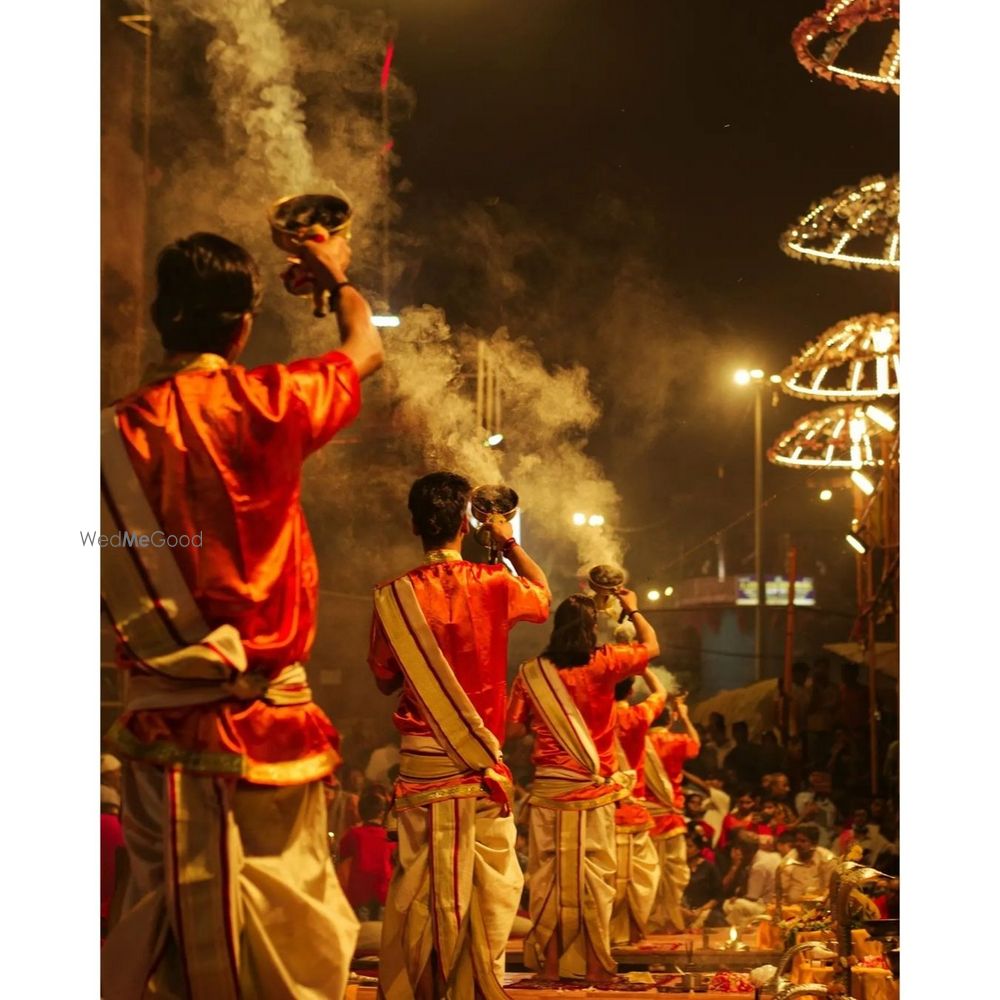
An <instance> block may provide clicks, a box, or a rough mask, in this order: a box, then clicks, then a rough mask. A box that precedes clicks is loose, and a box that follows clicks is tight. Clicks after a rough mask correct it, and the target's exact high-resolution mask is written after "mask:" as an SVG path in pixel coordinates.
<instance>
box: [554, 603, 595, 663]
mask: <svg viewBox="0 0 1000 1000" xmlns="http://www.w3.org/2000/svg"><path fill="white" fill-rule="evenodd" d="M596 625H597V608H596V607H595V605H594V600H593V598H592V597H588V596H587V595H586V594H572V595H571V596H570V597H567V598H566V600H565V601H563V602H562V604H560V605H559V607H558V608H556V613H555V614H554V615H553V616H552V636H551V637H550V638H549V644H548V646H547V647H546V648H545V651H544V652H543V653H542V656H544V657H545V658H546V659H547V660H550V661H551V662H552V663H554V664H555V665H556V666H557V667H581V666H583V665H584V664H586V663H589V662H590V658H591V656H592V655H593V653H594V643H595V641H596V639H595V632H594V629H595V627H596Z"/></svg>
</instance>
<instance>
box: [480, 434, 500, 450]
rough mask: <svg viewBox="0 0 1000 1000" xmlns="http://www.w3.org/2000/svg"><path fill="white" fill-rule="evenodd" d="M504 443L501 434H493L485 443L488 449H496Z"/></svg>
mask: <svg viewBox="0 0 1000 1000" xmlns="http://www.w3.org/2000/svg"><path fill="white" fill-rule="evenodd" d="M502 442H503V435H502V434H500V433H497V434H491V435H490V436H489V437H488V438H487V439H486V441H485V442H484V443H485V445H486V447H487V448H495V447H496V446H497V445H498V444H501V443H502Z"/></svg>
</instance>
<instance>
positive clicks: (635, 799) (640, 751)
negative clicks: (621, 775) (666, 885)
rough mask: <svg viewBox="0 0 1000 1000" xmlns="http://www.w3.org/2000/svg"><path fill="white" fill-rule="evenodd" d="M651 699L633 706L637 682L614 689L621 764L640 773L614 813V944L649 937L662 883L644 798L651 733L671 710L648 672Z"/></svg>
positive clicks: (626, 681) (616, 732) (616, 734)
mask: <svg viewBox="0 0 1000 1000" xmlns="http://www.w3.org/2000/svg"><path fill="white" fill-rule="evenodd" d="M643 680H645V682H646V685H647V687H648V688H649V692H650V693H649V696H648V697H647V698H645V699H644V700H643V701H640V702H639V703H638V704H637V705H630V704H629V702H628V697H629V695H630V694H631V691H632V687H633V684H634V678H631V677H630V678H629V679H628V680H625V681H622V682H621V683H620V684H619V685H618V686H617V687H616V688H615V699H616V703H615V739H616V740H617V743H618V748H619V754H620V758H621V759H620V763H621V765H622V766H624V767H628V768H630V769H631V770H632V771H634V772H635V784H634V785H633V787H632V794H631V795H630V796H629V797H628V798H627V799H623V800H622V801H621V802H619V803H618V805H617V808H616V810H615V847H616V850H617V857H618V871H617V878H616V882H615V903H614V909H613V910H612V913H611V943H612V944H613V945H614V944H628V943H634V942H636V941H639V940H641V939H642V938H643V937H645V934H646V922H647V921H648V919H649V914H650V911H651V910H652V908H653V900H654V899H655V898H656V892H657V889H658V888H659V885H660V862H659V858H658V856H657V853H656V848H655V847H654V846H653V841H652V839H651V838H650V831H651V830H652V829H653V826H654V821H653V817H652V816H651V815H650V812H649V809H648V808H647V805H646V803H645V802H644V801H643V797H644V795H645V792H646V759H645V758H646V733H648V732H649V727H650V726H651V725H652V724H653V721H654V720H655V719H657V718H659V716H660V715H661V714H662V713H663V709H664V708H665V707H666V692H665V690H664V688H663V684H662V683H661V682H660V679H659V678H658V677H657V676H656V674H655V673H654V672H653V671H652V670H647V671H646V672H645V673H644V674H643Z"/></svg>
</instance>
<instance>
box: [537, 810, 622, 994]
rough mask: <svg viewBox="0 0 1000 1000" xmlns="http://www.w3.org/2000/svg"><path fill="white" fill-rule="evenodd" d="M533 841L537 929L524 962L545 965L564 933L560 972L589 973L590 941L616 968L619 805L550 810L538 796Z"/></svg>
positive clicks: (602, 958)
mask: <svg viewBox="0 0 1000 1000" xmlns="http://www.w3.org/2000/svg"><path fill="white" fill-rule="evenodd" d="M529 824H530V833H529V846H528V889H529V892H530V903H529V907H530V912H531V930H530V931H529V933H528V935H527V937H526V938H525V941H524V964H525V965H526V966H527V967H528V968H529V969H541V968H542V967H543V966H544V963H545V952H546V949H547V948H548V944H549V941H550V939H551V938H552V935H553V934H558V938H557V940H558V941H559V975H560V976H582V975H584V974H585V973H586V965H587V951H586V946H587V942H588V941H589V943H590V946H591V948H592V949H593V951H594V954H595V955H596V956H597V958H598V960H599V961H600V963H601V965H602V966H603V967H604V968H605V969H607V970H608V972H614V971H615V970H616V969H617V965H616V964H615V961H614V959H613V958H612V957H611V940H610V933H609V928H610V924H611V910H612V905H613V903H614V897H615V867H616V864H615V861H616V859H615V807H614V804H613V803H607V804H605V805H600V806H597V807H596V808H592V809H584V808H580V809H565V808H559V807H556V808H553V809H546V808H544V807H543V806H541V805H540V804H539V803H538V801H537V800H533V802H532V805H531V811H530V819H529Z"/></svg>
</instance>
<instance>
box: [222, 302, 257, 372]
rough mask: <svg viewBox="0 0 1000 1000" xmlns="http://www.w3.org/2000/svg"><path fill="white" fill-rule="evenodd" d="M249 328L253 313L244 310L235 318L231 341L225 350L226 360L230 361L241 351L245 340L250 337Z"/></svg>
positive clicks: (251, 326) (250, 327)
mask: <svg viewBox="0 0 1000 1000" xmlns="http://www.w3.org/2000/svg"><path fill="white" fill-rule="evenodd" d="M251 329H253V313H251V312H245V313H243V315H242V316H240V318H239V320H237V323H236V326H235V327H234V333H233V341H232V343H231V344H230V346H229V350H228V351H226V360H227V361H229V362H230V363H232V362H233V361H235V360H236V359H237V358H238V357H239V356H240V355H241V354H242V353H243V348H244V347H246V346H247V341H248V340H249V339H250V331H251Z"/></svg>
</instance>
